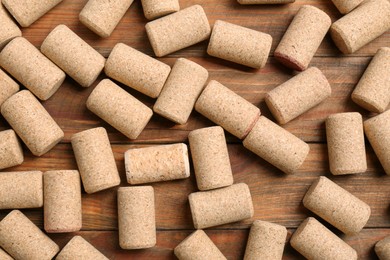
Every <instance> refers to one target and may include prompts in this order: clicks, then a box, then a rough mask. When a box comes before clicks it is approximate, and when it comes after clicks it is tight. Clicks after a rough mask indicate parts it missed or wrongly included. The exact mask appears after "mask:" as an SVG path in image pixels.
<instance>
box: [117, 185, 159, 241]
mask: <svg viewBox="0 0 390 260" xmlns="http://www.w3.org/2000/svg"><path fill="white" fill-rule="evenodd" d="M155 218H156V217H155V209H154V189H153V187H152V186H138V187H121V188H119V189H118V225H119V245H120V247H121V248H122V249H141V248H150V247H153V246H155V245H156V219H155Z"/></svg>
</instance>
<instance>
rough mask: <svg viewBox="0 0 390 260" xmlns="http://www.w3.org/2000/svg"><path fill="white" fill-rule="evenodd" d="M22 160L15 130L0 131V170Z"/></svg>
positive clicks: (20, 162) (21, 152) (20, 147)
mask: <svg viewBox="0 0 390 260" xmlns="http://www.w3.org/2000/svg"><path fill="white" fill-rule="evenodd" d="M23 161H24V156H23V149H22V146H21V145H20V142H19V140H18V137H17V136H16V134H15V131H14V130H12V129H9V130H5V131H1V132H0V170H2V169H5V168H9V167H13V166H17V165H20V164H22V163H23Z"/></svg>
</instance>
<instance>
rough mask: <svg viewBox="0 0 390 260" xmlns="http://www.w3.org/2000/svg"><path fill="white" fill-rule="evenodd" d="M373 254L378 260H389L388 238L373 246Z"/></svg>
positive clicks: (389, 238)
mask: <svg viewBox="0 0 390 260" xmlns="http://www.w3.org/2000/svg"><path fill="white" fill-rule="evenodd" d="M375 253H376V255H377V256H378V258H379V259H380V260H389V259H390V236H387V237H385V238H384V239H382V240H380V241H379V242H378V243H376V244H375Z"/></svg>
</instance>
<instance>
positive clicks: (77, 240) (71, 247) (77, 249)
mask: <svg viewBox="0 0 390 260" xmlns="http://www.w3.org/2000/svg"><path fill="white" fill-rule="evenodd" d="M71 259H94V260H108V258H107V257H105V256H104V255H103V254H102V253H100V252H99V250H97V249H96V248H95V247H94V246H93V245H91V244H90V243H88V241H87V240H85V239H84V238H82V237H81V236H74V237H73V238H72V239H71V240H70V241H69V242H68V244H66V246H65V247H64V248H63V249H62V250H61V252H60V253H59V254H58V255H57V257H56V260H71Z"/></svg>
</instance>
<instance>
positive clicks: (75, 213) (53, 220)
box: [43, 170, 82, 233]
mask: <svg viewBox="0 0 390 260" xmlns="http://www.w3.org/2000/svg"><path fill="white" fill-rule="evenodd" d="M43 195H44V208H43V210H44V211H43V213H44V214H43V217H44V226H45V230H46V232H48V233H65V232H76V231H79V230H80V229H81V226H82V221H81V218H82V216H81V184H80V174H79V172H78V171H70V170H68V171H47V172H45V173H44V174H43Z"/></svg>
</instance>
